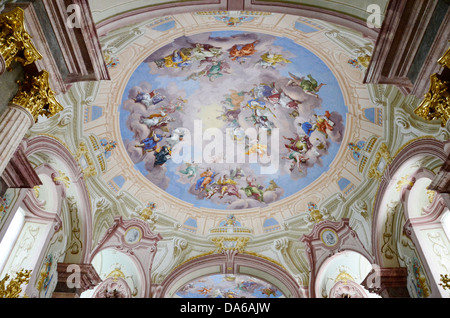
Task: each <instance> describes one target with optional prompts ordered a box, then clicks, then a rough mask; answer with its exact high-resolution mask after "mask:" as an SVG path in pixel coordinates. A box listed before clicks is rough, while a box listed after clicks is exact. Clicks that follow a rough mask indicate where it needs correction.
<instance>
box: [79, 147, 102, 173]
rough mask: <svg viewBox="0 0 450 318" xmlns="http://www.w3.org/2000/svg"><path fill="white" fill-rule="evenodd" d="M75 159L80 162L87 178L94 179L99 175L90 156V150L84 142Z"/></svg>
mask: <svg viewBox="0 0 450 318" xmlns="http://www.w3.org/2000/svg"><path fill="white" fill-rule="evenodd" d="M75 158H76V159H77V160H78V162H80V165H81V168H82V170H83V174H84V176H85V177H92V176H95V175H96V174H97V171H96V170H95V165H94V161H93V160H92V158H91V156H90V155H89V149H88V147H87V146H86V144H85V143H84V142H83V141H81V142H80V144H79V145H78V150H77V153H76V155H75Z"/></svg>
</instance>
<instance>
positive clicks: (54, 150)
mask: <svg viewBox="0 0 450 318" xmlns="http://www.w3.org/2000/svg"><path fill="white" fill-rule="evenodd" d="M22 146H23V149H24V154H25V156H27V157H30V156H32V155H34V154H38V153H43V154H47V155H49V156H50V157H52V158H57V159H59V160H60V162H61V163H62V164H63V165H64V166H65V168H66V172H67V173H68V176H67V177H68V178H69V180H70V181H71V184H72V185H73V187H74V189H75V192H76V196H77V197H78V203H79V204H80V208H79V209H78V210H79V211H80V212H81V215H80V216H81V218H82V220H83V221H82V222H81V224H83V228H82V242H83V246H84V249H83V250H82V252H81V255H80V260H79V261H80V263H85V262H87V261H88V256H89V253H90V251H91V248H92V238H91V236H92V211H91V205H90V197H89V193H88V191H87V188H86V184H85V182H84V176H83V172H82V171H81V169H80V166H79V164H78V162H77V161H76V160H75V158H74V156H73V155H72V153H71V152H70V151H69V150H68V149H67V148H66V147H65V146H64V145H63V144H62V143H60V142H59V141H57V140H56V139H54V138H51V137H49V136H44V135H40V136H37V137H33V138H31V139H25V140H24V141H23V143H22Z"/></svg>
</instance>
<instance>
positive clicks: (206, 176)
mask: <svg viewBox="0 0 450 318" xmlns="http://www.w3.org/2000/svg"><path fill="white" fill-rule="evenodd" d="M216 174H217V173H215V172H212V171H211V168H207V169H206V171H204V172H202V173H201V174H200V179H198V180H197V184H196V185H195V190H200V191H203V190H205V188H206V186H207V185H208V184H210V183H212V182H213V181H214V177H215V176H216Z"/></svg>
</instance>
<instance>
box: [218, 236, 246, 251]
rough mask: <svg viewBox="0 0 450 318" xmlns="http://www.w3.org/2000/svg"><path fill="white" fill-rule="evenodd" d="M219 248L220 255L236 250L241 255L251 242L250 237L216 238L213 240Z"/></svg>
mask: <svg viewBox="0 0 450 318" xmlns="http://www.w3.org/2000/svg"><path fill="white" fill-rule="evenodd" d="M211 240H212V241H213V243H214V244H215V245H216V246H217V248H218V253H222V252H223V251H225V250H236V251H238V252H239V253H243V252H244V248H245V246H246V245H247V243H248V241H249V240H250V238H249V237H236V236H235V237H214V238H212V239H211Z"/></svg>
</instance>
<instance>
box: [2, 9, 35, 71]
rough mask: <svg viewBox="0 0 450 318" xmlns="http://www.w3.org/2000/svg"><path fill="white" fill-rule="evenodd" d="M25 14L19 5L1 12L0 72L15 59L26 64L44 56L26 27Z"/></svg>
mask: <svg viewBox="0 0 450 318" xmlns="http://www.w3.org/2000/svg"><path fill="white" fill-rule="evenodd" d="M24 16H25V14H24V11H23V10H22V9H21V8H19V7H17V8H15V9H14V10H12V11H9V12H5V13H2V14H0V56H1V58H0V60H1V63H0V64H1V66H0V74H1V73H3V72H4V71H5V69H6V68H9V67H10V65H11V63H12V62H13V61H16V62H19V63H21V64H22V65H23V66H26V65H28V64H31V63H33V62H34V61H36V60H39V59H41V58H42V55H41V54H40V53H39V52H38V51H37V50H36V48H35V47H34V45H33V43H32V41H31V36H30V34H29V33H28V32H27V31H26V29H25V24H24Z"/></svg>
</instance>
